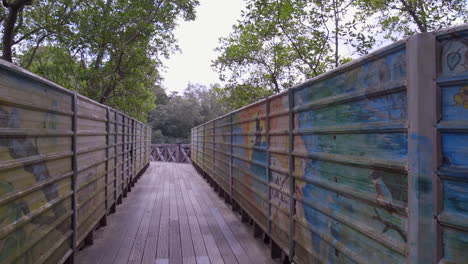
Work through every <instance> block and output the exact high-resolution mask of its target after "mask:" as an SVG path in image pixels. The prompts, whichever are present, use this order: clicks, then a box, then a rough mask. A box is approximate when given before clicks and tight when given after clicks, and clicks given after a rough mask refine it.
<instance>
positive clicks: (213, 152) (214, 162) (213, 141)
mask: <svg viewBox="0 0 468 264" xmlns="http://www.w3.org/2000/svg"><path fill="white" fill-rule="evenodd" d="M211 123H212V126H213V132H212V133H211V140H212V142H211V147H212V149H211V156H212V157H211V160H212V163H213V170H212V171H211V172H212V173H213V176H212V177H213V180H215V179H216V160H215V140H216V137H215V133H216V128H215V123H216V121H214V120H213V121H211ZM215 182H216V180H215ZM216 183H217V182H216Z"/></svg>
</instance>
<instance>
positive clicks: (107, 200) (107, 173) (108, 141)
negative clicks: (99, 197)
mask: <svg viewBox="0 0 468 264" xmlns="http://www.w3.org/2000/svg"><path fill="white" fill-rule="evenodd" d="M109 112H110V109H109V107H107V108H106V115H107V122H106V132H107V135H106V189H105V193H106V214H107V212H108V210H109V198H108V195H109V191H108V188H109V147H110V113H109Z"/></svg>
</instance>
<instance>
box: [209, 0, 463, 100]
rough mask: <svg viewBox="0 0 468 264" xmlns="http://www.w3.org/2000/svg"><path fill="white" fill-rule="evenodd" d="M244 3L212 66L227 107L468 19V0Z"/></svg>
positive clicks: (263, 0)
mask: <svg viewBox="0 0 468 264" xmlns="http://www.w3.org/2000/svg"><path fill="white" fill-rule="evenodd" d="M246 2H247V8H246V10H245V11H244V12H243V14H242V19H241V20H239V21H238V23H237V24H236V25H234V27H233V31H232V33H231V34H230V35H229V36H228V37H225V38H221V39H220V41H219V47H218V49H217V51H218V52H219V53H220V55H219V56H218V58H217V59H216V60H214V61H213V68H214V69H215V70H216V71H217V72H218V73H219V75H220V78H221V79H222V80H225V81H227V82H228V84H227V85H226V87H225V88H224V89H221V90H220V91H218V93H219V94H220V96H221V98H222V101H223V102H225V104H226V105H227V106H228V108H229V109H231V108H233V107H241V106H243V105H245V104H248V103H251V102H252V101H255V100H257V99H258V98H262V97H264V96H265V95H267V94H268V93H278V92H280V91H281V90H282V89H285V88H289V87H291V86H293V85H294V84H297V83H300V82H302V81H304V80H305V79H308V78H311V77H313V76H316V75H319V74H321V73H323V72H325V71H328V70H331V69H333V68H335V67H337V66H339V65H341V64H343V63H346V62H348V61H350V57H351V56H354V55H364V54H367V53H368V52H369V51H371V50H372V49H374V48H375V46H376V44H382V42H383V41H394V40H396V39H397V38H398V39H399V38H402V37H406V36H409V35H412V34H414V33H417V32H426V31H432V30H437V29H441V28H445V27H449V26H452V25H454V24H460V23H463V22H465V23H466V22H467V17H468V12H467V5H468V2H467V1H466V0H450V1H446V0H434V1H425V0H329V1H317V0H301V1H295V0H246ZM377 40H379V41H377ZM382 40H383V41H382ZM251 98H252V100H250V99H251Z"/></svg>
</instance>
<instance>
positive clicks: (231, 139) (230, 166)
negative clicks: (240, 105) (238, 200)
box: [229, 114, 234, 204]
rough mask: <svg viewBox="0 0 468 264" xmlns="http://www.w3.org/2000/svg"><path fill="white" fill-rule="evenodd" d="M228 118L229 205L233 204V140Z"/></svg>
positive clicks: (230, 121) (230, 122)
mask: <svg viewBox="0 0 468 264" xmlns="http://www.w3.org/2000/svg"><path fill="white" fill-rule="evenodd" d="M229 116H230V120H229V134H230V136H229V139H230V141H231V142H230V143H231V144H230V145H229V148H230V150H229V151H230V156H229V195H230V196H231V204H233V202H232V200H234V198H233V196H232V183H233V179H232V163H233V159H232V154H233V153H232V152H233V151H232V144H233V141H234V138H233V135H232V134H233V131H232V130H233V126H232V114H230V115H229Z"/></svg>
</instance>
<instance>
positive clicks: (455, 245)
mask: <svg viewBox="0 0 468 264" xmlns="http://www.w3.org/2000/svg"><path fill="white" fill-rule="evenodd" d="M443 246H444V259H445V260H447V261H451V262H450V263H457V264H458V263H460V264H463V263H467V262H468V250H467V249H468V234H467V233H465V232H462V231H457V230H452V229H445V230H444V236H443Z"/></svg>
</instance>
